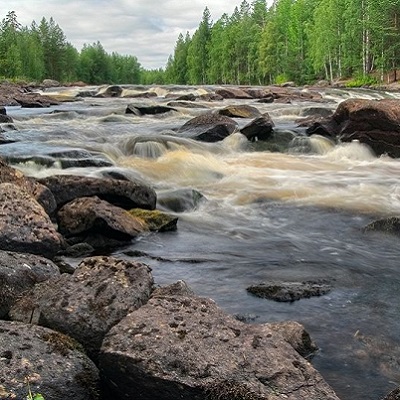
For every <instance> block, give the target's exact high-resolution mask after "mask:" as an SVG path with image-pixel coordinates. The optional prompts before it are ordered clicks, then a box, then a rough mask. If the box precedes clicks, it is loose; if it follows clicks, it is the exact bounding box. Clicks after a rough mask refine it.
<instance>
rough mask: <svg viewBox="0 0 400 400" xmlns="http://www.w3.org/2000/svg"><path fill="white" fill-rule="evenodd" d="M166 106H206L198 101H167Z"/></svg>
mask: <svg viewBox="0 0 400 400" xmlns="http://www.w3.org/2000/svg"><path fill="white" fill-rule="evenodd" d="M167 106H168V107H182V108H208V107H206V106H204V105H202V104H199V103H191V102H189V101H170V102H169V103H167Z"/></svg>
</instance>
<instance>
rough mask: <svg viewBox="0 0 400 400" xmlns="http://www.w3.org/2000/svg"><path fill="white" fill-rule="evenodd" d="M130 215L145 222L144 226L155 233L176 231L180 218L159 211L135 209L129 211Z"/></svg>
mask: <svg viewBox="0 0 400 400" xmlns="http://www.w3.org/2000/svg"><path fill="white" fill-rule="evenodd" d="M128 212H129V215H131V216H132V217H134V218H135V219H138V220H139V221H143V225H144V226H146V227H148V229H149V230H150V231H153V232H167V231H175V230H176V229H177V223H178V217H175V216H172V215H169V214H166V213H164V212H162V211H159V210H143V209H141V208H134V209H132V210H129V211H128Z"/></svg>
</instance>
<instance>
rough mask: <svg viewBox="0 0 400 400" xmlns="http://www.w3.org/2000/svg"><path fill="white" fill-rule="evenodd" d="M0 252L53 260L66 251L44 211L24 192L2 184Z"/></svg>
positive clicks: (0, 190) (0, 196) (0, 191)
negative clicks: (26, 254)
mask: <svg viewBox="0 0 400 400" xmlns="http://www.w3.org/2000/svg"><path fill="white" fill-rule="evenodd" d="M0 204H1V205H2V206H1V209H0V249H2V250H10V251H18V252H26V253H33V254H39V255H43V256H45V257H50V258H51V257H53V256H54V255H55V254H56V253H57V252H58V251H59V250H61V249H62V248H63V247H64V241H63V239H62V237H61V235H60V234H59V233H58V232H57V231H56V229H55V228H54V226H53V223H52V222H51V220H50V217H49V216H48V215H47V214H46V212H45V210H44V209H43V207H42V206H41V205H40V204H39V203H38V202H37V201H36V200H35V199H34V198H33V197H32V196H31V195H30V194H29V193H28V192H27V191H25V190H24V189H21V188H20V187H19V186H16V185H14V184H12V183H1V184H0Z"/></svg>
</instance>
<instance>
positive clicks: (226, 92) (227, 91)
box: [215, 87, 252, 99]
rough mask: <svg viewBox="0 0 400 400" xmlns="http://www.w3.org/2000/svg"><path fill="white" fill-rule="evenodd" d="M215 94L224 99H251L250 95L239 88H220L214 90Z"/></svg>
mask: <svg viewBox="0 0 400 400" xmlns="http://www.w3.org/2000/svg"><path fill="white" fill-rule="evenodd" d="M215 94H217V95H219V96H221V97H222V98H224V99H251V98H252V96H251V95H250V94H249V93H247V92H246V91H244V90H242V89H239V88H228V87H225V88H220V89H217V90H216V91H215Z"/></svg>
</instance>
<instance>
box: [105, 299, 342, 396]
mask: <svg viewBox="0 0 400 400" xmlns="http://www.w3.org/2000/svg"><path fill="white" fill-rule="evenodd" d="M99 366H100V370H101V372H102V375H103V376H104V378H105V380H106V382H108V383H109V384H110V385H111V387H112V390H113V392H114V395H115V396H116V397H117V398H121V399H122V398H126V399H136V398H140V399H143V400H154V399H183V400H205V399H248V400H253V399H254V400H260V399H266V400H272V399H277V398H282V399H283V398H284V399H287V400H298V399H307V400H319V399H324V400H338V397H337V396H336V395H335V393H334V392H333V390H332V389H331V388H330V387H329V386H328V385H327V383H326V382H324V380H323V378H322V377H321V376H320V375H319V373H318V372H317V371H316V370H315V369H314V368H313V367H312V366H311V364H309V363H308V362H307V361H306V360H305V359H304V358H302V357H301V356H300V355H299V353H298V352H296V351H295V350H294V348H293V347H292V346H291V345H290V344H289V343H288V341H287V340H285V339H284V338H283V336H282V335H281V334H280V333H279V332H277V331H276V330H273V329H271V328H270V327H269V325H268V324H262V325H257V324H244V323H242V322H239V321H238V320H236V319H235V318H233V317H231V316H229V315H227V314H225V313H224V312H223V311H222V310H221V309H220V308H218V307H217V305H216V304H215V303H214V302H213V301H212V300H209V299H206V298H199V297H194V296H179V295H172V296H162V295H160V296H153V297H152V298H151V299H150V300H149V302H148V303H147V304H146V305H144V306H142V307H141V308H139V309H138V310H136V311H134V312H132V313H130V314H129V315H128V316H126V317H125V318H124V319H123V320H121V322H120V323H119V324H117V325H115V326H114V327H113V328H112V329H111V330H110V331H109V332H108V334H107V335H106V336H105V338H104V341H103V345H102V348H101V352H100V357H99Z"/></svg>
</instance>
